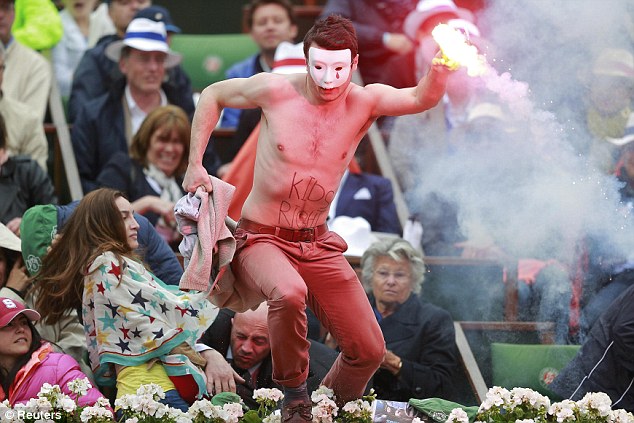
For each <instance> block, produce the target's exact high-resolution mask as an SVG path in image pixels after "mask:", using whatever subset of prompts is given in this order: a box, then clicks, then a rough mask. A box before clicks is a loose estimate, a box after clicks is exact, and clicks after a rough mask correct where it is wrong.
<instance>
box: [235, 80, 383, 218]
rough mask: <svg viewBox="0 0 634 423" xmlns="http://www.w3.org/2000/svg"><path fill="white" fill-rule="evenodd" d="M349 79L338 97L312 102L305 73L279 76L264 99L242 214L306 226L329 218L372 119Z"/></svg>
mask: <svg viewBox="0 0 634 423" xmlns="http://www.w3.org/2000/svg"><path fill="white" fill-rule="evenodd" d="M356 90H361V88H360V87H357V86H356V85H350V86H349V87H348V92H347V93H346V94H343V95H342V97H340V98H339V99H338V100H336V101H333V102H329V103H326V104H311V103H310V102H309V101H308V100H307V97H306V95H305V93H306V92H305V76H303V75H296V76H293V77H288V79H287V78H286V77H284V80H281V79H280V78H279V77H277V78H276V81H275V89H274V90H272V94H271V96H270V99H269V100H267V101H266V104H263V105H262V112H263V115H264V117H263V118H262V123H261V128H260V136H259V139H258V147H257V158H256V163H255V172H254V180H253V189H252V190H251V193H250V194H249V196H248V198H247V200H246V202H245V204H244V207H243V209H242V216H243V217H244V218H246V219H249V220H253V221H256V222H259V223H262V224H265V225H271V226H280V227H285V228H305V227H313V226H317V225H320V224H322V223H324V222H325V221H326V218H327V217H328V210H329V208H330V204H331V202H332V200H333V198H334V196H335V193H336V191H337V189H338V188H339V183H340V181H341V177H342V175H343V173H344V171H345V169H346V167H347V166H348V164H349V162H350V160H351V159H352V157H353V156H354V152H355V150H356V147H357V144H358V142H359V140H360V138H361V137H362V136H363V134H364V133H365V131H366V130H367V128H368V126H369V124H370V123H371V119H370V116H369V112H368V110H369V107H367V106H365V105H363V104H362V102H361V101H360V100H361V98H360V95H359V92H358V91H356Z"/></svg>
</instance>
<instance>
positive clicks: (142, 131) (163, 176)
mask: <svg viewBox="0 0 634 423" xmlns="http://www.w3.org/2000/svg"><path fill="white" fill-rule="evenodd" d="M190 134H191V126H190V123H189V119H188V117H187V114H186V113H185V111H183V109H181V108H180V107H178V106H173V105H168V106H162V107H159V108H157V109H155V110H154V111H152V112H151V113H150V114H149V115H148V116H147V117H146V118H145V120H144V121H143V123H142V124H141V127H140V128H139V130H138V131H137V133H136V134H135V135H134V137H133V138H132V143H131V145H130V153H129V155H128V154H127V153H123V152H120V153H117V154H115V155H113V156H112V158H111V159H110V160H109V161H108V163H107V164H106V166H105V167H104V168H103V170H102V171H101V173H100V174H99V177H98V178H97V181H98V184H99V185H100V186H103V187H109V188H114V189H117V190H119V191H121V192H123V193H124V194H125V196H126V197H127V198H128V199H129V200H130V202H131V203H132V206H133V208H134V209H135V211H136V212H137V213H140V214H142V215H144V216H145V217H147V218H148V220H149V221H150V222H151V223H152V224H153V225H154V226H155V227H156V229H157V231H158V232H159V233H160V234H161V236H162V237H163V239H165V240H166V241H167V242H168V243H170V244H172V245H173V244H174V243H175V242H176V241H179V240H180V235H179V234H178V232H177V231H176V221H175V219H174V212H173V210H174V204H175V203H176V201H178V200H179V199H180V198H181V197H182V196H183V195H184V194H185V192H184V191H183V190H182V188H181V183H182V181H183V175H184V174H185V169H186V168H187V158H188V156H189V137H190Z"/></svg>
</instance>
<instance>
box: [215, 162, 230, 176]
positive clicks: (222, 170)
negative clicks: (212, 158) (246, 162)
mask: <svg viewBox="0 0 634 423" xmlns="http://www.w3.org/2000/svg"><path fill="white" fill-rule="evenodd" d="M232 163H233V162H229V163H225V164H223V165H222V166H220V167H219V168H218V170H217V171H216V173H217V174H218V178H220V179H222V178H223V177H224V176H225V175H226V174H227V173H229V171H230V170H231V164H232Z"/></svg>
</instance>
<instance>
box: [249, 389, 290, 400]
mask: <svg viewBox="0 0 634 423" xmlns="http://www.w3.org/2000/svg"><path fill="white" fill-rule="evenodd" d="M283 398H284V394H283V393H282V391H280V390H279V389H277V388H260V389H256V390H254V391H253V399H254V400H256V401H257V400H264V401H271V402H273V403H275V404H277V403H278V402H279V401H280V400H281V399H283ZM258 402H259V401H258Z"/></svg>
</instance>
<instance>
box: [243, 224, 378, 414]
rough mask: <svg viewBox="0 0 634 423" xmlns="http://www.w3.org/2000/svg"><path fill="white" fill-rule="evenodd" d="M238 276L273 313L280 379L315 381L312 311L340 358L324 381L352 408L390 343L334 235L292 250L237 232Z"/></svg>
mask: <svg viewBox="0 0 634 423" xmlns="http://www.w3.org/2000/svg"><path fill="white" fill-rule="evenodd" d="M235 238H236V240H237V242H238V246H237V251H236V255H235V256H234V259H233V261H232V270H233V272H234V273H235V275H236V276H237V279H238V280H239V283H245V284H247V285H248V287H249V289H252V290H255V291H257V292H261V293H262V297H263V298H264V299H266V300H267V303H268V305H269V315H268V323H269V333H270V342H271V355H272V359H273V379H274V380H275V381H276V382H277V383H279V384H280V385H282V386H288V387H295V386H298V385H300V384H301V383H303V382H304V381H305V380H306V378H307V376H308V360H309V358H308V347H309V343H308V341H307V340H306V334H307V322H306V312H305V309H306V305H307V304H308V306H309V307H310V308H311V309H312V310H313V312H314V313H315V315H316V316H317V318H318V319H319V320H320V321H321V323H322V324H323V325H324V327H326V329H328V331H329V332H330V334H331V335H332V336H333V337H334V338H335V339H336V340H337V342H338V344H339V348H340V349H341V353H340V354H339V357H338V358H337V360H336V361H335V363H334V364H333V366H332V368H331V369H330V371H329V372H328V374H327V375H326V377H325V378H324V380H323V382H322V383H323V384H324V385H325V386H327V387H329V388H331V389H333V390H334V391H335V394H336V396H337V402H340V403H345V402H347V401H351V400H354V399H357V398H360V397H361V396H362V395H363V391H364V389H365V387H366V385H367V383H368V381H369V380H370V378H371V377H372V375H373V374H374V372H375V371H376V370H377V369H378V367H379V365H380V364H381V362H382V360H383V356H384V354H385V341H384V340H383V334H382V333H381V329H380V327H379V325H378V323H377V320H376V317H375V316H374V313H373V311H372V308H371V307H370V303H369V301H368V298H367V295H366V293H365V291H364V289H363V286H362V285H361V283H360V282H359V279H358V278H357V275H356V273H355V272H354V270H353V269H352V267H351V266H350V264H349V263H348V261H347V260H346V258H345V257H344V256H343V254H342V252H343V251H345V250H346V249H347V248H348V246H347V244H346V242H345V241H344V240H343V239H342V238H341V237H340V236H339V235H337V234H336V233H334V232H326V233H325V234H323V235H322V236H321V237H319V238H317V239H316V240H315V241H314V242H289V241H285V240H283V239H281V238H278V237H276V236H274V235H268V234H255V233H251V232H247V231H245V230H244V229H241V228H238V229H237V230H236V233H235Z"/></svg>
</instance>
